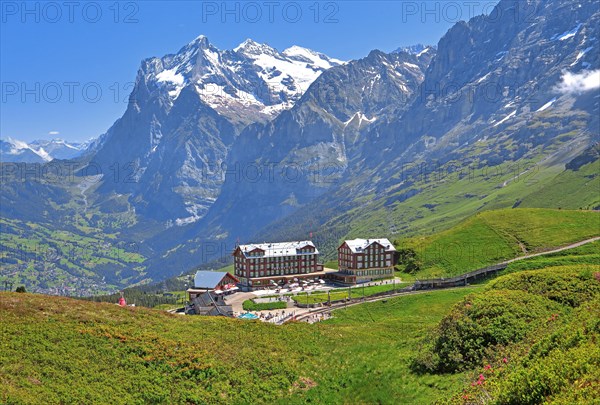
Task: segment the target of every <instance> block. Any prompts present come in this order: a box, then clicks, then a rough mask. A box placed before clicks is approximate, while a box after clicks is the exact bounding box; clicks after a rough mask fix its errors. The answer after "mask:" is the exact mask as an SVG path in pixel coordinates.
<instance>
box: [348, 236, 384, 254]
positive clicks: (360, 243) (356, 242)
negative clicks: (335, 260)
mask: <svg viewBox="0 0 600 405" xmlns="http://www.w3.org/2000/svg"><path fill="white" fill-rule="evenodd" d="M344 242H345V243H346V244H347V245H348V247H349V248H350V250H351V251H352V253H361V252H363V251H364V250H365V249H366V248H367V247H369V246H371V245H372V244H373V243H379V244H380V245H382V246H383V247H384V248H385V251H386V252H395V251H396V248H395V247H394V245H393V244H392V243H391V242H390V241H389V240H388V239H386V238H382V239H352V240H347V241H344Z"/></svg>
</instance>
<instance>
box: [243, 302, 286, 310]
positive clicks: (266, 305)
mask: <svg viewBox="0 0 600 405" xmlns="http://www.w3.org/2000/svg"><path fill="white" fill-rule="evenodd" d="M242 307H243V308H244V311H269V310H273V309H285V308H287V303H286V302H282V301H275V302H263V303H260V304H257V303H256V302H254V301H253V300H246V301H244V302H243V303H242Z"/></svg>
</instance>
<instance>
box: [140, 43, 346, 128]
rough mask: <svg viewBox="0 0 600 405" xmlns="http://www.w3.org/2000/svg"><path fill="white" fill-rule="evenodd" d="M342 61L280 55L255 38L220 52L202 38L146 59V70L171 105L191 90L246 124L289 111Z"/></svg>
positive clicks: (292, 52) (294, 52)
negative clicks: (183, 93)
mask: <svg viewBox="0 0 600 405" xmlns="http://www.w3.org/2000/svg"><path fill="white" fill-rule="evenodd" d="M342 63H343V62H342V61H340V60H337V59H333V58H330V57H328V56H326V55H324V54H322V53H319V52H315V51H312V50H310V49H306V48H302V47H299V46H292V47H290V48H288V49H286V50H284V51H283V52H279V51H277V50H276V49H274V48H272V47H270V46H269V45H267V44H259V43H256V42H254V41H252V40H251V39H247V40H245V41H244V42H243V43H241V44H240V45H239V46H237V47H236V48H234V49H233V50H225V51H222V50H219V49H217V48H216V47H215V46H213V45H212V44H211V43H209V41H208V39H207V38H206V37H205V36H202V35H201V36H199V37H197V38H196V39H195V40H193V41H192V42H190V43H189V44H187V45H186V46H184V47H183V48H181V49H180V50H179V52H178V53H177V54H175V55H167V56H164V57H162V58H150V59H147V60H145V61H144V62H143V64H144V67H143V68H142V69H143V70H144V72H145V76H146V77H145V81H146V83H148V85H149V86H151V87H154V86H155V87H156V88H157V89H158V90H159V91H163V92H166V94H167V95H168V97H167V102H168V103H173V102H174V101H175V100H176V99H177V98H178V97H179V95H180V94H181V91H182V90H183V89H184V88H186V87H189V88H190V89H192V90H194V92H196V93H197V94H198V95H199V96H200V98H201V99H202V100H203V101H204V102H205V103H206V104H208V105H209V106H210V107H211V108H213V109H215V110H216V111H217V112H218V113H219V114H221V115H223V116H226V117H228V118H229V119H231V120H233V121H234V122H237V121H241V122H242V123H243V124H247V123H248V122H253V121H255V120H256V118H257V117H260V118H262V119H268V118H272V117H274V116H275V115H277V114H278V113H279V112H281V111H282V110H285V109H289V108H290V107H292V106H293V105H294V103H295V102H296V101H297V100H298V99H299V98H300V97H301V96H302V94H304V92H305V91H306V90H307V89H308V87H309V86H310V85H311V83H312V82H313V81H314V80H315V79H316V78H317V77H319V75H320V74H321V73H322V72H323V71H325V70H327V69H329V68H331V67H333V66H337V65H340V64H342ZM249 115H251V116H252V118H248V116H249Z"/></svg>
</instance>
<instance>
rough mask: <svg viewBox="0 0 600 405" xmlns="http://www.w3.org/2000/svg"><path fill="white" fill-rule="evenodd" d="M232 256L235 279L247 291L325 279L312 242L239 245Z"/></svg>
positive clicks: (317, 252) (317, 253)
mask: <svg viewBox="0 0 600 405" xmlns="http://www.w3.org/2000/svg"><path fill="white" fill-rule="evenodd" d="M232 255H233V257H234V261H233V262H234V268H235V271H234V273H235V277H237V278H239V280H240V286H241V288H242V290H246V291H247V290H254V289H261V288H266V287H270V286H277V285H285V284H287V283H293V282H296V281H299V280H301V279H316V278H321V277H324V276H325V272H324V271H323V265H322V264H319V263H318V258H319V251H318V250H317V247H316V246H315V245H314V244H313V243H312V242H311V241H295V242H282V243H259V244H252V245H239V246H238V247H236V249H235V250H234V251H233V254H232Z"/></svg>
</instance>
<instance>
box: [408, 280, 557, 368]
mask: <svg viewBox="0 0 600 405" xmlns="http://www.w3.org/2000/svg"><path fill="white" fill-rule="evenodd" d="M562 312H563V311H562V307H561V306H560V305H558V304H557V303H555V302H552V301H551V300H549V299H547V298H545V297H540V296H537V295H533V294H529V293H526V292H522V291H510V290H489V291H486V292H485V293H479V294H473V295H470V296H467V297H466V298H465V299H464V300H463V302H461V303H459V304H457V305H456V306H454V308H453V309H452V310H451V311H450V313H449V314H448V315H446V316H445V317H444V318H443V319H442V321H441V322H440V324H439V325H438V327H437V328H436V329H435V330H434V331H433V332H432V335H431V336H429V337H428V339H427V341H428V343H427V344H426V345H425V347H424V348H423V350H422V351H421V353H420V354H419V355H418V356H417V357H416V358H415V359H414V360H413V362H412V368H413V370H415V371H420V372H424V371H425V372H456V371H460V370H465V369H469V368H471V367H473V366H475V365H478V364H480V363H481V361H482V359H483V358H484V357H490V356H493V352H494V351H495V350H496V349H497V348H499V347H502V346H504V345H508V344H511V343H514V342H518V341H520V340H521V339H523V337H525V335H526V334H527V333H528V332H530V331H532V330H534V329H536V328H538V327H540V326H541V325H543V324H544V323H545V322H546V320H547V319H548V318H549V317H551V316H553V315H554V314H556V313H561V314H562Z"/></svg>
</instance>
